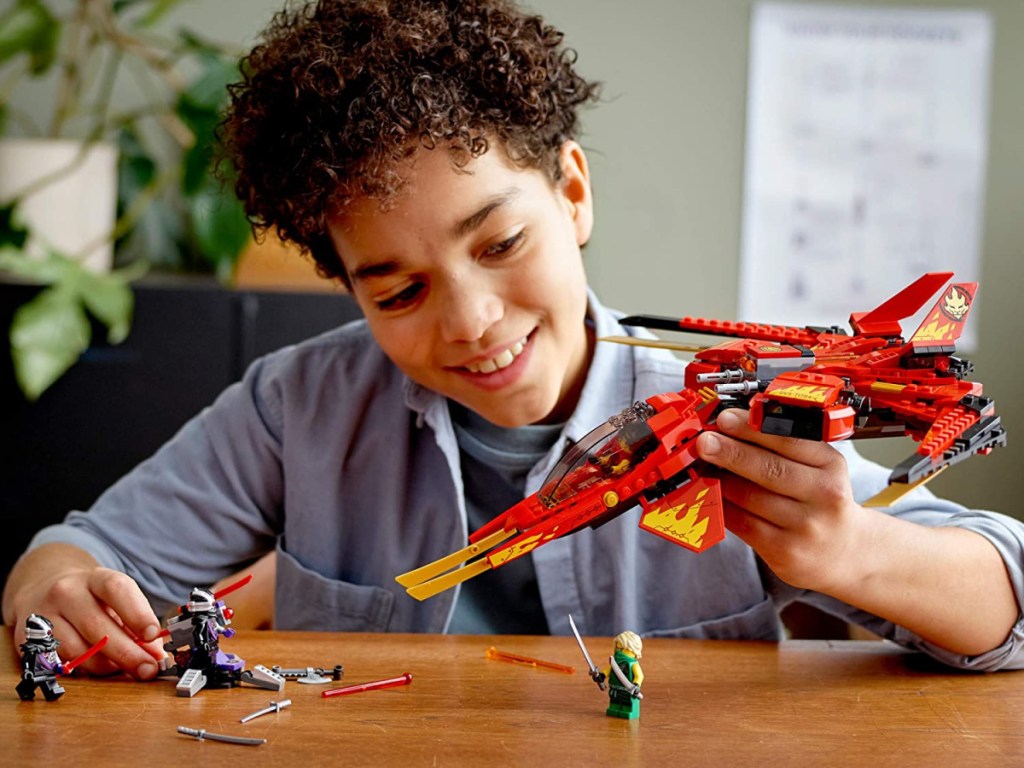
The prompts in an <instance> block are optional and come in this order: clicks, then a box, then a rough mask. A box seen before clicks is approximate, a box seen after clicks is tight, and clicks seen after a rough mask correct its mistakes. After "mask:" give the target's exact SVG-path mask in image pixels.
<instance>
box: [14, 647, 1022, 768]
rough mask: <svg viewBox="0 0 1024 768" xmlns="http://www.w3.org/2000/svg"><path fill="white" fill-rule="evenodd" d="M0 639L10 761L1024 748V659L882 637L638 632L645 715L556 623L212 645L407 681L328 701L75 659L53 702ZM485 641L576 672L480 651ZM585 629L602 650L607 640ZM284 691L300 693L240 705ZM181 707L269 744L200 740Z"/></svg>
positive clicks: (573, 758)
mask: <svg viewBox="0 0 1024 768" xmlns="http://www.w3.org/2000/svg"><path fill="white" fill-rule="evenodd" d="M0 645H2V646H3V649H4V651H5V652H6V657H7V658H8V659H9V663H8V664H7V665H6V666H5V667H4V668H3V673H2V674H3V677H2V680H0V689H2V693H0V696H2V697H3V699H4V703H3V704H2V705H0V713H2V714H0V718H2V720H0V728H2V733H3V740H2V742H0V744H2V745H0V755H2V758H0V764H3V765H11V766H26V767H27V766H43V767H44V768H48V767H51V766H62V765H72V764H77V765H86V766H92V765H105V766H106V765H110V766H122V765H123V766H141V767H142V768H157V767H159V766H174V768H183V767H184V768H189V766H195V765H199V764H206V765H211V764H222V762H221V761H226V762H227V761H231V762H233V761H244V762H239V765H245V766H260V765H291V764H295V765H300V764H301V765H305V766H319V765H328V764H333V765H350V766H366V765H373V766H392V765H393V766H402V768H414V767H415V766H435V765H436V766H446V765H473V766H488V767H489V766H540V767H541V768H555V766H563V765H615V766H658V765H672V766H705V765H707V766H711V765H714V766H769V765H771V766H784V767H785V768H791V767H792V766H844V765H851V766H859V767H866V768H878V767H880V766H900V768H906V767H907V766H929V768H934V767H936V766H958V767H959V768H963V767H964V766H995V765H1014V766H1021V765H1024V675H1022V674H1021V673H1015V672H1006V673H998V674H991V675H984V674H967V673H957V672H950V671H948V670H943V669H940V668H937V667H935V666H934V665H932V664H930V663H928V662H927V661H926V660H924V659H923V658H922V657H920V656H917V655H912V654H905V653H902V652H901V651H899V650H897V649H895V648H894V647H893V646H891V645H889V644H887V643H881V642H871V641H863V642H851V641H847V642H823V641H790V642H786V643H782V644H781V645H774V644H770V643H741V642H724V641H692V640H670V639H650V640H648V641H646V643H645V646H644V657H643V668H644V672H645V674H646V675H647V681H646V682H645V684H644V687H643V691H644V695H645V698H644V701H643V702H642V706H641V710H642V711H641V717H640V720H639V721H625V720H618V719H615V718H611V717H607V716H605V714H604V709H605V706H606V704H607V695H606V694H603V693H601V692H600V691H599V690H598V689H597V687H596V686H595V685H594V684H593V682H591V680H590V679H589V677H588V676H587V675H586V673H585V669H584V665H583V662H582V658H581V656H580V653H579V650H578V649H577V647H576V645H575V643H574V641H573V640H572V639H571V638H564V637H562V638H557V637H508V636H506V637H473V636H464V637H450V636H435V635H361V634H326V633H324V634H321V633H286V632H247V633H239V635H238V636H236V637H235V638H232V639H230V640H225V641H224V643H223V645H222V647H223V648H224V649H225V650H229V651H232V652H235V653H238V654H239V655H240V656H242V657H243V658H245V659H246V661H247V666H248V667H252V666H253V665H255V664H263V665H265V666H268V667H269V666H273V665H275V664H278V665H280V666H282V667H306V666H319V667H333V666H334V665H335V664H339V663H340V664H343V665H344V667H345V674H344V680H343V681H342V683H331V684H330V685H331V686H335V685H343V684H354V683H360V682H366V681H371V680H378V679H383V678H391V677H396V676H399V675H401V674H402V673H404V672H410V673H412V675H413V682H412V684H411V685H408V686H404V687H398V688H391V689H387V690H375V691H367V692H363V693H357V694H353V695H349V696H338V697H334V698H329V699H325V698H323V697H322V696H321V691H323V690H325V689H326V687H329V686H313V685H300V684H298V683H296V682H292V681H290V682H288V683H287V685H286V686H285V690H284V691H283V692H282V693H277V692H273V691H267V690H261V689H257V688H249V687H240V688H234V689H226V690H204V691H201V692H200V693H199V694H197V695H196V696H195V698H192V699H187V698H179V697H177V696H176V695H175V693H174V684H173V682H171V681H170V680H163V681H157V682H152V683H135V682H132V681H130V680H128V679H127V678H112V679H106V680H93V679H88V678H79V677H77V676H76V677H74V678H71V679H66V680H65V681H64V686H65V688H66V689H67V693H66V694H65V695H64V697H63V698H61V699H60V700H59V701H56V702H52V703H51V702H47V701H45V700H43V698H42V696H41V695H40V696H38V697H37V699H36V700H35V701H34V702H22V701H20V700H19V699H18V696H17V694H16V692H15V690H14V687H15V685H16V684H17V682H18V671H17V667H16V666H15V661H14V659H15V654H14V648H13V642H12V639H11V632H10V629H9V628H4V631H3V632H0ZM491 645H494V646H496V647H497V648H498V649H499V650H502V651H509V652H513V653H519V654H524V655H528V656H533V657H536V658H541V659H545V660H548V661H553V662H558V663H563V664H571V665H573V666H575V667H576V668H577V671H576V672H575V674H572V675H568V674H563V673H559V672H554V671H549V670H544V669H536V668H531V667H525V666H520V665H515V664H508V663H503V662H499V661H491V660H488V659H486V658H485V655H484V654H485V651H486V650H487V648H488V647H489V646H491ZM587 645H588V647H589V649H590V652H591V655H592V656H593V657H594V658H595V660H599V659H604V660H607V657H608V654H609V653H610V651H611V640H610V639H609V638H588V639H587ZM598 664H599V665H602V664H601V662H600V661H598ZM281 698H290V699H291V700H292V706H291V707H289V708H288V709H285V710H283V711H281V712H280V713H277V714H271V715H266V716H264V717H261V718H257V719H255V720H253V721H251V722H249V723H247V724H245V725H242V724H240V723H239V718H240V717H242V716H244V715H246V714H249V713H250V712H253V711H255V710H257V709H260V708H262V707H265V706H267V705H268V704H269V702H270V701H271V700H272V699H281ZM179 725H185V726H189V727H192V728H205V729H206V730H208V731H213V732H218V733H228V734H234V735H243V736H250V737H261V738H266V739H267V743H266V744H264V745H262V746H258V747H246V746H235V745H229V744H220V743H215V742H211V741H203V742H199V741H197V740H195V739H192V738H188V737H186V736H182V735H179V734H178V733H177V731H176V727H177V726H179Z"/></svg>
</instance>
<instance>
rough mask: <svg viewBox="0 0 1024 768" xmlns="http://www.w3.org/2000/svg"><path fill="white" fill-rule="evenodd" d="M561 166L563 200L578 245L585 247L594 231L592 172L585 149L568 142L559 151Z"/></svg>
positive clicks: (573, 142)
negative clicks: (570, 217) (588, 165)
mask: <svg viewBox="0 0 1024 768" xmlns="http://www.w3.org/2000/svg"><path fill="white" fill-rule="evenodd" d="M558 161H559V165H560V166H561V168H562V179H561V190H560V193H561V195H562V199H563V201H564V202H565V205H566V208H567V210H568V211H569V213H570V215H571V216H572V220H573V226H574V228H575V230H576V244H577V245H581V246H582V245H585V244H586V242H587V241H588V240H589V239H590V233H591V231H592V230H593V229H594V198H593V194H592V192H591V189H590V170H589V168H588V167H587V156H586V154H584V152H583V147H581V146H580V145H579V144H577V143H576V142H575V141H567V142H565V143H564V144H563V145H562V148H561V149H560V150H559V157H558Z"/></svg>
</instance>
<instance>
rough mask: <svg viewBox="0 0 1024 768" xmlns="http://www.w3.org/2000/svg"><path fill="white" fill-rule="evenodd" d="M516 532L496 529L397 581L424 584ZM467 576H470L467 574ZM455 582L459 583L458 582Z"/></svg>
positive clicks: (404, 575)
mask: <svg viewBox="0 0 1024 768" xmlns="http://www.w3.org/2000/svg"><path fill="white" fill-rule="evenodd" d="M515 533H516V531H514V530H512V531H505V530H501V531H495V532H494V533H492V534H491V535H490V536H488V537H486V538H483V539H480V541H478V542H476V543H475V544H470V545H469V546H468V547H463V548H462V549H460V550H459V551H458V552H452V553H451V554H450V555H445V556H444V557H442V558H441V559H440V560H435V561H434V562H432V563H427V564H426V565H424V566H422V567H420V568H417V569H416V570H414V571H409V572H408V573H403V574H402V575H400V576H396V577H395V581H397V582H398V583H399V584H401V585H402V586H403V587H415V586H416V585H417V584H422V583H423V582H425V581H428V580H430V579H432V578H434V577H435V576H439V575H441V574H442V573H444V572H445V571H450V570H451V569H452V568H454V567H456V566H458V565H462V564H463V563H464V562H466V561H467V560H472V559H473V558H474V557H476V556H477V555H479V554H480V553H481V552H484V551H485V550H488V549H490V548H491V547H493V546H494V545H495V544H499V543H501V542H503V541H504V540H505V539H507V538H509V537H510V536H513V535H515ZM466 578H469V577H468V576H467V577H466ZM455 583H456V584H457V583H458V582H455ZM410 594H411V593H410ZM414 597H415V595H414Z"/></svg>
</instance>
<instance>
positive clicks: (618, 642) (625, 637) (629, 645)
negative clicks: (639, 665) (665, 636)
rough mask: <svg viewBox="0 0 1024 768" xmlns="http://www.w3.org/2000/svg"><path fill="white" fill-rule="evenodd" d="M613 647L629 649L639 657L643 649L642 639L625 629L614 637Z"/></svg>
mask: <svg viewBox="0 0 1024 768" xmlns="http://www.w3.org/2000/svg"><path fill="white" fill-rule="evenodd" d="M615 649H616V650H624V651H629V652H630V653H632V654H633V655H634V656H636V657H637V658H638V659H639V658H640V656H641V653H642V651H643V649H644V641H643V640H641V639H640V635H638V634H637V633H636V632H630V631H629V630H626V631H625V632H622V633H620V634H619V635H618V636H617V637H616V638H615Z"/></svg>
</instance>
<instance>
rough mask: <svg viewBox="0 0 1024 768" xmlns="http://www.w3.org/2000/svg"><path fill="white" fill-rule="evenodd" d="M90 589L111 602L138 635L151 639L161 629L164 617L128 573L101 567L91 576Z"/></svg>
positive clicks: (102, 599) (105, 603)
mask: <svg viewBox="0 0 1024 768" xmlns="http://www.w3.org/2000/svg"><path fill="white" fill-rule="evenodd" d="M89 591H90V592H92V593H93V594H94V595H95V596H96V598H97V599H98V600H99V601H100V602H101V603H103V604H104V605H107V606H109V607H110V608H111V609H112V610H113V611H114V613H115V614H116V615H117V617H118V619H120V621H121V622H122V623H123V625H124V627H125V628H126V629H127V630H128V631H129V632H131V633H132V634H134V635H135V637H137V638H139V639H141V640H144V641H146V642H149V641H151V640H153V639H154V638H156V636H157V635H158V634H159V633H160V621H159V619H157V617H156V614H155V613H153V607H152V606H151V605H150V604H149V600H147V599H146V596H145V595H144V594H142V590H141V589H140V588H139V585H138V584H136V583H135V580H134V579H132V578H131V577H129V576H128V575H126V574H123V573H120V572H119V571H113V570H110V569H107V568H97V569H95V570H94V571H93V572H92V573H91V574H90V576H89Z"/></svg>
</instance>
